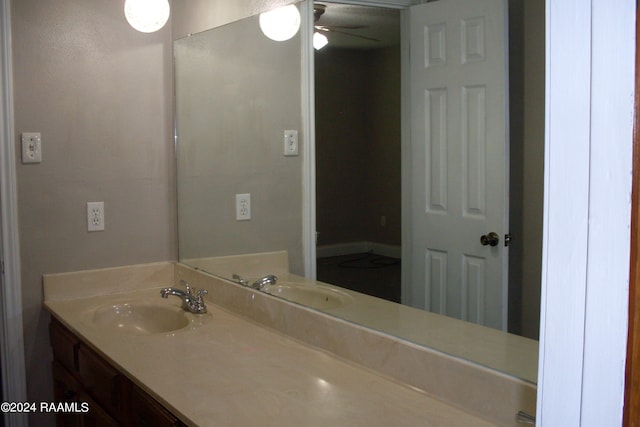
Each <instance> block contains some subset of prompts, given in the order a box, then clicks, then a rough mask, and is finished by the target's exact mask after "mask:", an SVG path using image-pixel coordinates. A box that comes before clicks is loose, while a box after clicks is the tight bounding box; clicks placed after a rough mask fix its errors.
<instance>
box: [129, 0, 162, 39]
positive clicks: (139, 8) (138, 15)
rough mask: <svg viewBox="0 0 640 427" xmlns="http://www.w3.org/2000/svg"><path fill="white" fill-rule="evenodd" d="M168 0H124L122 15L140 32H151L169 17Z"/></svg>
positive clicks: (160, 26)
mask: <svg viewBox="0 0 640 427" xmlns="http://www.w3.org/2000/svg"><path fill="white" fill-rule="evenodd" d="M169 13H170V7H169V2H168V0H126V1H125V2H124V16H125V17H126V18H127V21H128V22H129V25H131V26H132V27H133V28H135V29H136V30H138V31H140V32H142V33H153V32H154V31H158V30H159V29H160V28H162V27H164V24H166V23H167V20H168V19H169Z"/></svg>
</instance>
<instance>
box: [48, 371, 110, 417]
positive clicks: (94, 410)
mask: <svg viewBox="0 0 640 427" xmlns="http://www.w3.org/2000/svg"><path fill="white" fill-rule="evenodd" d="M52 367H53V386H54V388H53V390H54V397H55V401H56V402H63V403H76V404H77V405H78V406H77V407H79V405H81V404H83V403H86V404H88V405H89V412H86V413H71V412H58V413H56V425H57V426H58V427H82V426H92V427H117V426H119V424H118V422H116V421H115V420H114V419H113V418H111V417H110V416H109V414H107V413H106V412H105V411H104V410H103V409H102V408H101V407H100V406H99V405H98V404H97V403H96V402H95V401H94V400H93V399H91V397H89V396H88V395H87V394H86V393H85V392H84V390H83V389H82V386H81V385H80V383H78V381H76V379H75V378H74V377H73V375H71V373H70V372H68V371H67V370H66V369H65V368H64V367H63V366H62V365H60V364H59V363H57V362H55V361H54V362H53V364H52Z"/></svg>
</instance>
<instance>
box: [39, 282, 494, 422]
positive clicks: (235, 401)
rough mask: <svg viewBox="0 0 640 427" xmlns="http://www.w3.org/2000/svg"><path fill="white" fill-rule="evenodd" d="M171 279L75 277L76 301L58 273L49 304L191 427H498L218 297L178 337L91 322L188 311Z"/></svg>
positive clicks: (48, 293)
mask: <svg viewBox="0 0 640 427" xmlns="http://www.w3.org/2000/svg"><path fill="white" fill-rule="evenodd" d="M117 273H118V274H120V275H122V274H125V273H126V272H125V273H123V272H122V270H118V272H117ZM165 276H166V275H164V274H154V276H153V278H154V279H155V280H159V282H158V283H155V286H150V285H149V284H145V286H146V288H143V287H142V286H139V287H138V289H135V290H131V291H129V292H122V290H123V289H124V288H126V286H122V282H121V281H119V286H120V287H119V288H118V287H117V286H115V287H113V288H111V289H106V290H104V291H100V292H99V291H96V290H95V289H94V291H93V292H89V291H85V292H81V293H80V294H79V293H78V292H74V290H77V289H87V288H91V287H92V286H94V284H93V283H92V280H91V274H90V273H83V274H82V276H81V277H80V278H78V277H76V276H69V282H72V283H70V286H69V289H70V290H71V294H72V295H75V296H78V295H80V297H79V298H76V299H67V298H68V296H65V295H64V292H60V289H62V288H64V282H65V277H64V276H57V277H56V278H55V282H56V286H57V288H56V291H55V294H54V293H53V292H51V291H48V290H47V289H46V288H45V307H46V308H47V309H48V310H49V311H50V312H51V313H52V315H53V316H55V317H56V318H57V319H59V320H60V321H61V322H62V323H64V324H65V325H66V326H68V327H69V328H70V329H71V330H73V331H74V332H75V333H76V334H78V335H79V336H80V337H81V338H82V339H83V340H84V341H85V342H87V343H88V344H89V345H91V346H92V347H93V348H94V349H96V350H97V351H98V352H100V353H101V354H102V355H103V356H104V357H106V358H107V359H108V360H109V361H110V362H111V363H113V364H114V365H115V366H117V367H118V368H119V369H121V370H122V371H123V373H125V374H126V375H127V376H128V377H129V378H130V379H131V380H132V381H134V382H135V383H136V384H138V385H139V386H141V387H142V388H143V389H145V390H146V391H147V392H149V393H150V394H151V395H152V396H153V397H155V398H156V399H157V400H158V401H160V402H161V403H162V404H163V405H165V406H166V407H167V408H169V409H170V410H171V411H172V412H173V413H174V414H175V415H176V416H178V417H179V418H180V419H181V420H182V421H183V422H185V423H187V424H189V425H198V426H242V427H246V426H251V425H265V426H323V427H324V426H333V425H340V426H356V425H357V426H365V425H366V426H369V425H371V426H373V425H375V426H387V425H388V426H412V427H413V426H452V427H453V426H455V427H460V426H478V427H481V426H491V425H494V424H491V423H489V422H487V421H484V420H482V419H479V418H477V417H474V416H472V415H470V414H468V413H465V412H464V411H461V410H459V409H457V408H454V407H452V406H449V405H447V404H444V403H442V402H440V401H438V400H437V399H435V398H433V397H431V396H429V395H427V394H426V393H424V392H421V391H419V390H416V389H414V388H411V387H408V386H406V385H404V384H401V383H399V382H396V381H394V380H390V379H388V378H385V377H383V376H381V375H378V374H376V373H375V372H372V371H370V370H367V369H364V368H361V367H359V366H357V365H355V364H352V363H350V362H345V361H343V360H341V359H339V358H337V357H334V356H332V355H330V354H328V353H326V352H323V351H321V350H317V349H315V348H312V347H310V346H307V345H305V344H302V343H300V342H298V341H295V340H293V339H291V338H289V337H287V336H285V335H282V334H280V333H278V332H275V331H273V330H271V329H267V328H265V327H263V326H261V325H260V324H257V323H255V322H252V321H249V320H247V319H245V318H243V317H241V316H238V315H236V314H233V313H231V312H229V311H226V310H225V309H223V308H222V307H220V306H217V305H215V304H213V303H212V302H211V301H207V304H208V308H209V312H208V313H207V314H205V315H200V316H198V315H191V314H189V315H188V316H189V317H190V318H191V323H190V325H189V326H188V327H186V328H185V329H182V330H180V331H177V332H174V333H158V334H149V335H127V334H123V333H121V332H117V331H112V330H109V329H105V328H101V327H99V326H97V325H96V324H95V323H94V322H93V321H92V319H93V315H94V312H95V310H96V308H98V307H102V306H105V305H109V304H117V303H122V302H131V301H145V302H149V301H152V302H153V303H154V304H155V303H158V304H166V305H171V306H176V307H177V306H179V305H180V301H179V300H178V299H177V298H169V299H167V300H164V299H162V298H160V296H159V289H160V288H161V287H164V286H169V285H171V284H172V280H171V279H167V280H166V281H165V282H162V280H165ZM167 277H168V276H167ZM103 285H104V284H103ZM46 286H47V279H46V278H45V287H46ZM92 293H93V294H94V295H93V296H91V294H92Z"/></svg>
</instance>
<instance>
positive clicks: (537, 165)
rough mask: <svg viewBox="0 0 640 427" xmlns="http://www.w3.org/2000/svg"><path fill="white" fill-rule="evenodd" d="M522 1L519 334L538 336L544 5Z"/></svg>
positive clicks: (541, 207)
mask: <svg viewBox="0 0 640 427" xmlns="http://www.w3.org/2000/svg"><path fill="white" fill-rule="evenodd" d="M544 3H545V2H544V1H543V0H527V1H525V2H524V17H525V21H524V31H525V35H526V37H525V39H524V69H525V70H526V72H525V78H524V99H525V104H524V153H523V161H524V163H523V171H522V176H523V204H522V211H523V212H522V215H523V225H524V227H523V233H522V240H523V242H524V246H523V253H522V259H523V261H522V334H523V335H524V336H526V337H530V338H535V339H538V334H539V331H540V285H541V275H542V219H543V218H542V215H543V208H544V126H545V125H544V122H545V95H544V89H545V39H544V33H545V29H544V22H545V5H544Z"/></svg>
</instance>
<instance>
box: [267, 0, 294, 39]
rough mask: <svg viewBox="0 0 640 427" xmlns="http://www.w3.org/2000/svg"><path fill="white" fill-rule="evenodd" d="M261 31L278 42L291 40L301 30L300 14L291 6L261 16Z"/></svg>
mask: <svg viewBox="0 0 640 427" xmlns="http://www.w3.org/2000/svg"><path fill="white" fill-rule="evenodd" d="M260 29H261V30H262V32H263V33H264V35H265V36H267V37H269V38H270V39H271V40H275V41H277V42H281V41H285V40H289V39H290V38H291V37H293V36H295V35H296V33H297V32H298V30H299V29H300V12H298V8H297V7H295V6H294V5H292V4H290V5H289V6H284V7H279V8H277V9H273V10H270V11H269V12H264V13H261V14H260Z"/></svg>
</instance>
